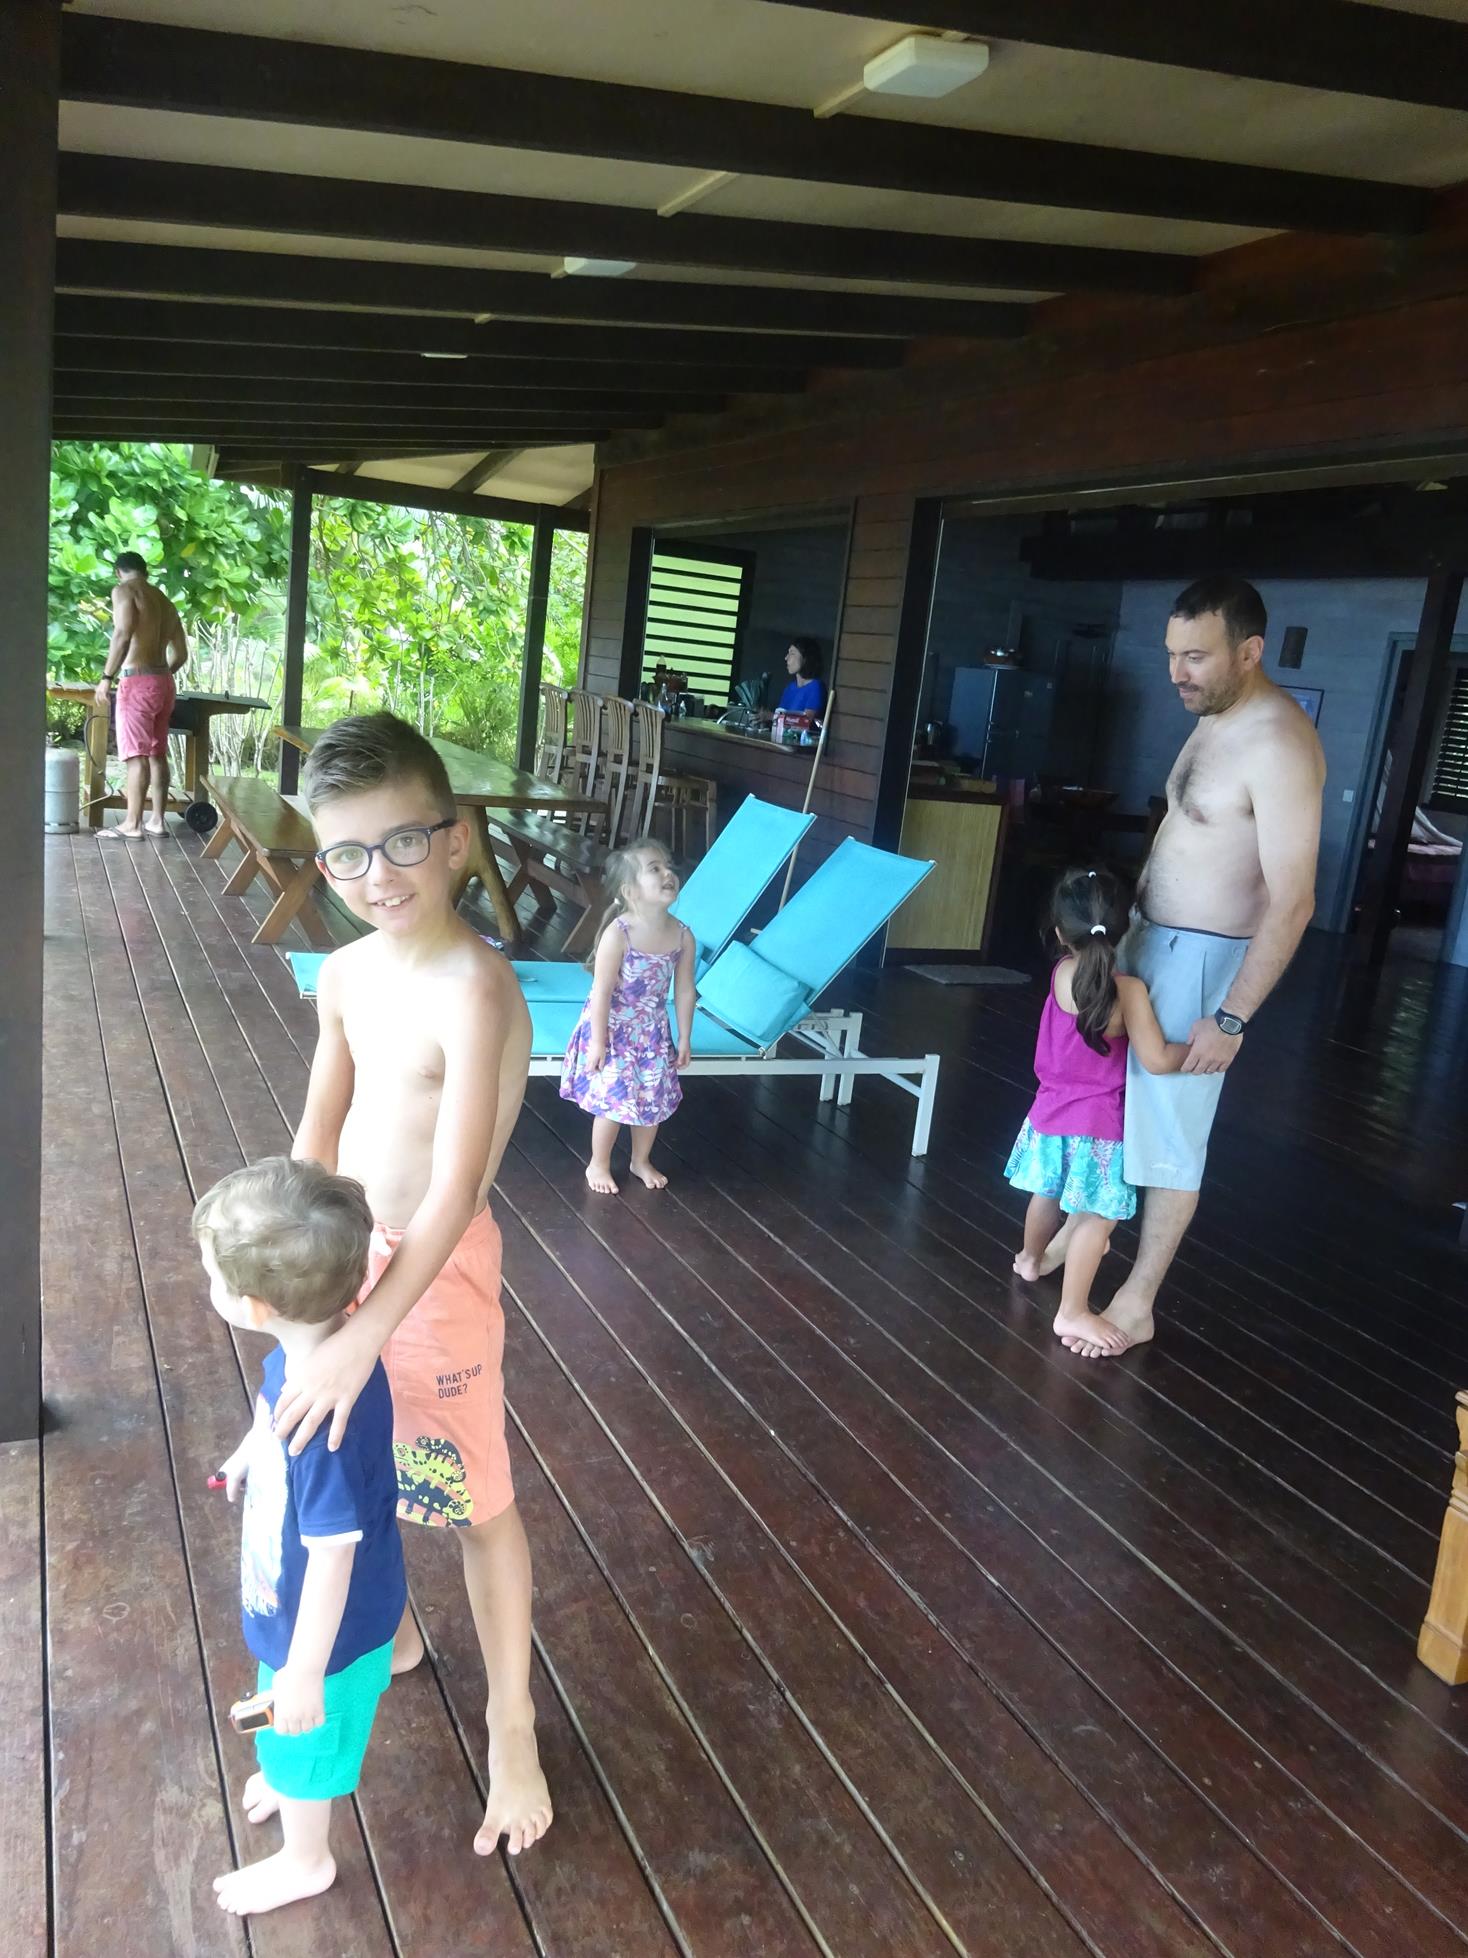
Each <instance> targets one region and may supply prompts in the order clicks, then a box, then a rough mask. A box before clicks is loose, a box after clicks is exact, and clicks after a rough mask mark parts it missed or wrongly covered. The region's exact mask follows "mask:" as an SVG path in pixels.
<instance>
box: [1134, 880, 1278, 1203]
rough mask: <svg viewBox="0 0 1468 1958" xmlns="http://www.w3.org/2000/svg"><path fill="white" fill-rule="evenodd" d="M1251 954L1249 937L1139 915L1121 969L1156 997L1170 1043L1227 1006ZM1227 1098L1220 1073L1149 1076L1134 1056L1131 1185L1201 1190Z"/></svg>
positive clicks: (1155, 1007)
mask: <svg viewBox="0 0 1468 1958" xmlns="http://www.w3.org/2000/svg"><path fill="white" fill-rule="evenodd" d="M1248 949H1249V941H1248V939H1247V938H1222V937H1220V936H1219V935H1218V934H1217V933H1216V932H1211V931H1180V930H1178V929H1176V928H1175V927H1174V926H1172V925H1154V924H1153V923H1152V921H1151V920H1150V919H1149V918H1144V917H1143V916H1142V915H1141V913H1140V912H1138V911H1134V912H1133V913H1132V926H1131V930H1130V931H1129V932H1128V933H1127V935H1126V937H1125V938H1124V939H1123V940H1122V944H1121V954H1120V961H1119V963H1120V966H1121V970H1122V971H1123V972H1126V973H1130V974H1131V976H1132V977H1133V978H1134V979H1140V980H1141V981H1142V982H1143V984H1144V985H1145V986H1146V988H1147V991H1148V992H1149V993H1150V994H1151V995H1152V1010H1153V1012H1154V1013H1155V1014H1156V1015H1157V1020H1158V1024H1159V1025H1160V1026H1161V1028H1162V1031H1163V1033H1164V1034H1165V1035H1166V1037H1167V1038H1168V1039H1169V1040H1186V1039H1187V1038H1188V1035H1189V1034H1190V1033H1191V1032H1192V1030H1193V1023H1194V1021H1195V1020H1203V1019H1207V1018H1209V1017H1210V1016H1211V1015H1212V1014H1214V1013H1216V1012H1217V1010H1218V1008H1219V1007H1220V1006H1221V1005H1222V1004H1223V1000H1224V995H1225V994H1226V993H1227V992H1228V989H1229V987H1230V986H1231V985H1232V984H1233V982H1234V978H1235V976H1236V975H1237V973H1238V969H1239V967H1240V966H1241V965H1242V964H1243V963H1244V954H1245V953H1246V952H1247V951H1248ZM1222 1093H1223V1076H1222V1075H1221V1074H1149V1073H1148V1072H1147V1070H1146V1068H1144V1067H1143V1066H1142V1063H1141V1062H1140V1061H1139V1060H1138V1059H1137V1056H1136V1054H1135V1052H1133V1051H1130V1050H1129V1051H1128V1053H1127V1062H1126V1128H1125V1137H1126V1141H1125V1149H1124V1157H1123V1161H1124V1164H1125V1172H1126V1180H1127V1181H1128V1183H1135V1184H1136V1185H1137V1186H1138V1187H1139V1188H1141V1189H1146V1190H1196V1189H1197V1188H1198V1187H1199V1186H1200V1185H1201V1183H1202V1181H1203V1163H1204V1159H1205V1158H1206V1156H1207V1154H1208V1134H1209V1131H1210V1130H1211V1129H1212V1127H1213V1117H1214V1115H1215V1114H1216V1113H1217V1112H1218V1097H1219V1096H1220V1095H1221V1094H1222Z"/></svg>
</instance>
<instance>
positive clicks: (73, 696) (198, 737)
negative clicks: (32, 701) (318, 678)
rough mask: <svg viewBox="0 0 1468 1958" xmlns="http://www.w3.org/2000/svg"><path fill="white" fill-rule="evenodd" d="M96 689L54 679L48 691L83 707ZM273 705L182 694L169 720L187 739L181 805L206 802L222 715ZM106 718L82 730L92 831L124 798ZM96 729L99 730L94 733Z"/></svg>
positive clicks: (228, 695)
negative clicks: (117, 786) (110, 770)
mask: <svg viewBox="0 0 1468 1958" xmlns="http://www.w3.org/2000/svg"><path fill="white" fill-rule="evenodd" d="M95 694H96V688H95V687H94V686H89V685H88V684H87V683H86V682H85V681H73V680H55V681H51V682H50V683H48V685H47V687H46V698H47V699H48V700H70V701H74V702H75V703H76V704H77V705H78V706H81V707H87V706H90V705H91V703H92V701H93V699H94V697H95ZM269 706H270V702H269V701H268V700H257V699H256V698H255V697H254V695H253V694H231V693H180V694H179V695H178V698H177V699H176V700H175V701H174V703H173V713H172V714H171V715H170V717H169V722H168V731H169V733H170V734H181V735H182V736H183V738H184V765H183V794H182V796H181V797H177V798H174V802H175V806H176V807H187V805H188V804H189V803H191V802H198V801H200V800H202V799H203V791H202V790H201V788H200V786H199V784H200V782H201V781H202V780H203V778H204V776H205V775H207V774H208V772H209V730H210V727H211V726H212V724H213V721H214V718H215V716H216V715H218V714H254V713H257V712H259V713H264V712H265V711H266V710H267V709H268V708H269ZM106 720H107V717H106V715H104V714H97V715H96V716H95V717H94V719H91V720H89V721H88V722H87V725H86V727H85V728H84V729H83V735H82V747H83V750H84V751H85V767H84V769H83V775H84V780H83V784H82V790H83V794H84V796H85V799H86V805H87V823H88V826H89V827H90V828H92V829H100V828H101V827H102V811H103V810H104V809H121V808H122V806H123V803H124V798H123V797H122V796H120V795H108V794H107V792H106V791H107V735H106ZM94 729H95V730H97V731H95V732H94Z"/></svg>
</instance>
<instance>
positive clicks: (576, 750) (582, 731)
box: [561, 687, 601, 832]
mask: <svg viewBox="0 0 1468 1958" xmlns="http://www.w3.org/2000/svg"><path fill="white" fill-rule="evenodd" d="M566 709H567V713H568V716H569V721H568V725H567V728H566V748H565V755H564V758H563V760H562V764H561V773H562V779H563V780H565V781H567V782H568V784H569V786H570V787H571V788H573V789H574V790H575V791H576V793H577V795H586V796H589V795H595V793H596V776H597V762H598V758H599V756H600V753H601V698H600V696H599V695H597V694H594V693H589V692H588V691H587V690H586V688H585V687H572V688H571V689H570V690H569V691H568V692H567V694H566ZM568 821H569V822H570V823H571V826H572V827H573V828H575V829H579V830H581V831H583V832H584V831H585V830H586V829H587V827H588V821H589V818H588V813H587V812H586V811H581V812H580V813H578V814H576V815H573V816H571V817H569V818H568Z"/></svg>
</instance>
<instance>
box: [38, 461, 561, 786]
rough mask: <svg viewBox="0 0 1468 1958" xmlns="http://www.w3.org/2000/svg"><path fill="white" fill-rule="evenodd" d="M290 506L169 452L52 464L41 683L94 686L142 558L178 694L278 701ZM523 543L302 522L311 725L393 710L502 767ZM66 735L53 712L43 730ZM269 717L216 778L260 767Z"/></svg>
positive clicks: (363, 521)
mask: <svg viewBox="0 0 1468 1958" xmlns="http://www.w3.org/2000/svg"><path fill="white" fill-rule="evenodd" d="M288 539H289V512H288V504H287V499H286V498H285V497H284V496H283V495H280V494H277V493H274V492H270V491H262V490H255V489H252V488H250V487H248V486H246V485H243V484H239V483H223V482H212V481H210V480H208V479H207V478H205V477H203V476H199V475H196V474H195V473H194V472H193V471H192V470H191V469H190V467H189V464H188V452H187V451H186V450H185V449H183V448H180V447H176V446H164V445H161V444H159V445H146V446H145V445H130V446H126V447H105V446H102V445H100V444H99V445H92V444H87V443H76V442H63V443H58V444H57V445H56V446H55V448H54V450H53V452H52V480H51V612H50V629H49V642H50V670H51V672H52V674H53V676H54V677H56V678H58V679H91V678H94V677H95V675H96V674H97V673H98V672H99V671H100V670H101V664H102V659H103V656H104V654H105V651H106V645H107V636H108V633H109V631H110V629H111V591H112V561H113V559H114V558H115V557H116V555H117V553H118V552H119V551H137V552H139V553H140V554H141V555H142V556H143V557H144V558H145V559H146V560H147V563H148V567H149V574H150V576H152V577H153V578H154V579H155V581H156V582H157V583H158V584H159V585H161V586H162V588H163V589H164V590H165V591H166V592H167V593H168V595H169V596H170V597H171V598H172V599H173V601H174V603H175V604H176V605H177V606H178V609H179V614H180V616H181V618H182V619H183V622H184V628H185V630H186V632H187V633H188V635H189V639H190V642H191V645H192V646H193V649H194V650H193V657H192V659H191V661H190V665H189V669H188V678H189V682H190V683H191V684H192V685H194V686H195V687H198V688H217V689H222V690H226V691H229V692H232V693H236V694H247V695H248V694H255V695H258V696H259V697H260V698H262V699H265V700H268V701H270V702H271V705H272V710H273V709H274V708H275V705H276V703H278V701H279V698H280V678H281V658H282V644H283V634H284V601H285V577H286V570H287V560H288V550H289V543H288ZM530 541H531V540H530V531H529V529H528V528H527V527H526V526H524V525H519V524H503V523H499V522H497V521H494V520H490V519H485V518H480V517H465V518H459V517H448V516H442V515H437V514H434V513H431V512H426V511H424V512H420V511H410V510H401V509H396V508H393V507H391V506H388V505H385V504H373V503H364V502H358V501H355V500H353V499H348V498H320V499H317V500H316V502H315V504H314V506H313V514H312V531H311V583H310V594H309V601H308V610H307V626H306V638H307V645H306V673H305V704H304V709H303V712H304V717H305V719H306V721H307V722H308V723H311V722H316V723H320V722H322V721H328V720H334V719H336V718H338V717H339V716H340V715H342V714H346V713H353V712H357V713H360V712H365V711H368V710H370V709H371V708H374V707H379V706H381V707H389V708H391V709H392V710H393V711H394V712H397V713H400V714H402V715H404V716H405V717H406V718H407V719H410V720H412V721H414V722H416V723H417V725H419V726H420V727H422V728H424V729H425V731H428V732H432V733H439V734H445V735H448V736H450V737H451V738H452V739H455V740H458V741H461V742H463V743H464V745H465V746H466V747H473V748H479V749H483V750H486V751H490V752H499V753H501V754H506V755H507V754H509V753H510V751H511V750H512V749H513V746H514V730H515V722H516V716H517V712H518V704H519V687H520V662H521V655H522V649H523V644H524V635H525V612H526V605H527V601H528V598H529V586H530ZM585 575H586V541H585V538H584V537H581V536H578V535H576V534H574V533H570V532H564V531H562V532H558V533H557V536H556V549H555V553H554V556H553V560H552V566H551V593H550V603H549V607H548V614H547V621H546V640H545V676H546V678H547V679H553V680H567V679H569V678H570V677H571V676H572V675H573V674H574V672H575V669H576V660H577V651H578V647H579V642H580V632H581V603H582V591H583V587H584V584H585ZM64 718H65V714H64V710H62V711H61V712H60V713H58V714H57V715H56V716H54V717H53V721H54V722H57V723H59V721H61V720H63V719H64ZM277 718H278V715H277V714H276V713H275V712H274V711H272V712H271V713H270V714H260V715H256V716H253V717H251V719H249V720H243V719H242V720H228V721H220V722H216V724H215V734H216V739H217V740H221V741H222V742H223V744H224V751H223V752H222V753H221V755H220V756H219V760H220V761H221V763H222V764H223V765H224V766H226V767H237V766H244V767H262V766H264V765H266V764H267V762H268V761H269V759H270V755H271V743H270V738H269V728H270V726H271V725H272V724H273V722H274V720H275V719H277Z"/></svg>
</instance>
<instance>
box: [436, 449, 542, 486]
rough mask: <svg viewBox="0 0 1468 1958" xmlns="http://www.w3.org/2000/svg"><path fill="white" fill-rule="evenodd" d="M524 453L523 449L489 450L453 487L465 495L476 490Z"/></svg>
mask: <svg viewBox="0 0 1468 1958" xmlns="http://www.w3.org/2000/svg"><path fill="white" fill-rule="evenodd" d="M524 453H525V451H524V450H523V449H490V450H488V451H487V453H486V454H484V455H482V456H481V457H480V458H479V460H478V462H476V463H475V464H474V466H473V468H472V469H466V470H465V471H464V473H463V475H462V476H460V477H459V478H458V480H457V482H455V483H454V485H453V487H454V489H456V490H462V491H463V492H464V493H465V494H466V495H467V493H468V492H469V491H470V490H477V489H478V488H479V486H480V485H481V484H482V483H487V482H488V481H489V479H490V478H491V476H498V475H499V473H500V471H501V470H502V469H507V468H508V467H509V465H510V464H511V463H512V462H513V461H514V460H515V457H516V456H518V455H523V454H524Z"/></svg>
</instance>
